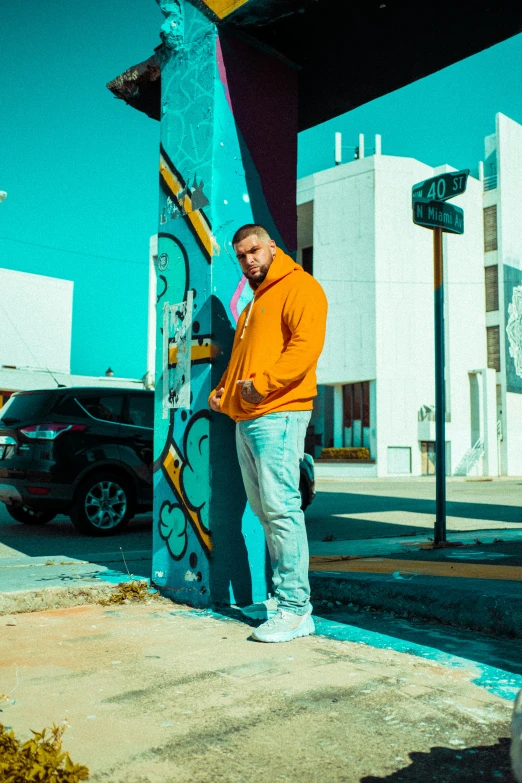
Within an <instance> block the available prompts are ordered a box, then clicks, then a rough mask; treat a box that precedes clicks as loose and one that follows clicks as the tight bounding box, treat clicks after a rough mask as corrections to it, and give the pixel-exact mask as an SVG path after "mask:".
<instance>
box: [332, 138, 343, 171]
mask: <svg viewBox="0 0 522 783" xmlns="http://www.w3.org/2000/svg"><path fill="white" fill-rule="evenodd" d="M334 159H335V165H336V166H339V165H340V164H341V163H342V162H343V135H342V133H340V132H339V131H337V132H336V134H335V154H334Z"/></svg>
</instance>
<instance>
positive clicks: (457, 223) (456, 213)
mask: <svg viewBox="0 0 522 783" xmlns="http://www.w3.org/2000/svg"><path fill="white" fill-rule="evenodd" d="M413 222H414V223H416V224H417V225H418V226H423V227H424V228H441V229H442V230H443V231H447V232H448V233H449V234H463V233H464V210H463V209H461V208H460V207H455V206H454V205H453V204H445V203H444V202H443V201H442V202H441V201H427V202H426V201H417V202H415V204H414V205H413Z"/></svg>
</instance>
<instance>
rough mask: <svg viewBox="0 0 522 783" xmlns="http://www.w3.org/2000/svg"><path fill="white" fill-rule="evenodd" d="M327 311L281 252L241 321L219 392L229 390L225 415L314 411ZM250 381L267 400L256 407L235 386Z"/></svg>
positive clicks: (315, 288)
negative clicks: (316, 371) (243, 381)
mask: <svg viewBox="0 0 522 783" xmlns="http://www.w3.org/2000/svg"><path fill="white" fill-rule="evenodd" d="M327 309H328V304H327V301H326V296H325V294H324V291H323V289H322V288H321V286H320V285H319V283H318V282H317V280H315V279H314V278H313V277H312V276H311V275H309V274H308V273H307V272H304V271H303V269H302V267H300V266H299V264H297V263H295V261H293V260H292V259H291V258H290V256H287V255H286V253H283V251H282V250H280V249H279V248H277V252H276V255H275V258H274V260H273V261H272V263H271V265H270V268H269V270H268V274H267V276H266V278H265V279H264V281H263V282H262V283H261V285H260V286H259V287H258V288H257V289H256V291H255V293H254V298H253V300H252V301H251V302H250V304H248V305H247V306H246V307H245V309H244V310H243V312H242V313H241V315H240V316H239V320H238V322H237V327H236V335H235V338H234V344H233V346H232V355H231V357H230V361H229V363H228V367H227V369H226V370H225V374H224V375H223V377H222V378H221V380H220V382H219V383H218V385H217V387H216V389H220V388H221V387H222V386H224V388H225V391H224V392H223V396H222V397H221V412H222V413H226V414H227V415H228V416H230V417H231V418H232V419H234V421H243V420H245V419H255V418H256V417H257V416H263V415H265V414H266V413H272V412H273V411H304V410H311V408H312V407H313V402H312V400H313V398H314V397H315V396H316V395H317V382H316V377H315V370H316V367H317V360H318V359H319V356H320V354H321V351H322V349H323V344H324V336H325V330H326V312H327ZM249 378H250V379H252V380H253V382H254V386H255V388H256V389H257V391H258V392H259V393H260V394H262V395H263V396H264V398H265V399H264V400H262V402H260V403H258V404H257V405H255V404H253V403H250V402H246V401H245V400H244V399H243V398H242V397H241V387H240V386H239V385H238V384H237V381H239V380H248V379H249ZM216 389H213V390H212V392H211V393H210V397H211V396H212V395H213V394H214V392H215V391H216ZM210 397H209V399H210Z"/></svg>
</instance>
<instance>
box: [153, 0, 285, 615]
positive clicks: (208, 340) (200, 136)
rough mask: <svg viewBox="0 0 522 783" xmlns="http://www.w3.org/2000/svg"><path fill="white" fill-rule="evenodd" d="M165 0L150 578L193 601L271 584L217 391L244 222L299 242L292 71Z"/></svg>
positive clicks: (230, 331)
mask: <svg viewBox="0 0 522 783" xmlns="http://www.w3.org/2000/svg"><path fill="white" fill-rule="evenodd" d="M214 5H216V4H214ZM217 5H219V3H217ZM221 5H222V6H223V8H222V9H221V10H222V11H223V9H224V7H225V4H223V3H222V4H221ZM229 5H230V3H229ZM236 5H237V6H239V5H240V3H236ZM160 6H161V7H162V10H163V11H164V14H165V17H166V19H165V23H164V24H163V26H162V38H163V42H164V47H163V51H162V52H160V53H159V55H158V59H159V60H160V63H161V70H162V74H161V82H162V99H161V106H162V109H161V154H160V210H159V235H158V260H157V270H156V271H157V339H156V345H157V349H156V351H157V353H156V368H157V369H156V406H155V455H154V456H155V462H154V555H153V579H154V581H155V583H156V584H157V585H158V586H160V587H161V588H163V590H164V592H165V593H166V594H168V595H170V596H171V597H173V598H175V599H176V600H180V601H187V602H189V603H192V604H195V605H200V606H201V605H203V606H204V605H208V604H211V603H230V602H236V601H237V602H238V603H249V602H251V601H252V600H261V599H263V598H265V597H266V592H267V582H266V569H267V564H266V556H265V541H264V534H263V531H262V528H261V525H260V524H259V522H258V521H257V519H256V518H255V517H254V516H253V514H252V512H251V511H250V509H249V508H248V506H247V503H246V497H245V493H244V489H243V484H242V480H241V475H240V471H239V466H238V464H237V458H236V454H235V445H234V428H235V425H234V422H232V421H231V420H229V419H228V418H227V417H225V416H223V415H220V414H215V413H212V412H210V411H209V409H208V404H207V398H208V395H209V393H210V390H211V389H212V388H213V387H214V386H215V385H216V384H217V382H218V381H219V379H220V377H221V375H222V374H223V372H224V370H225V368H226V364H227V361H228V357H229V355H230V350H231V347H232V341H233V337H234V329H235V324H236V322H237V319H238V317H239V314H240V312H241V311H242V309H243V307H244V306H245V305H246V304H247V303H248V302H249V301H250V298H251V295H252V293H251V290H250V288H249V286H245V279H244V278H243V277H242V275H241V271H240V269H239V265H238V264H237V261H236V259H235V256H234V253H233V248H232V245H231V239H232V236H233V234H234V231H235V230H236V228H238V226H240V225H241V224H243V223H247V222H254V221H255V222H262V223H264V224H265V225H266V226H267V228H268V229H269V230H270V231H271V232H272V234H273V236H274V238H275V239H276V241H277V242H278V244H280V245H282V246H283V247H285V248H286V249H290V250H292V249H294V248H295V232H296V218H295V192H294V188H295V163H296V139H297V112H296V98H297V90H296V74H295V71H292V70H291V69H290V68H289V67H288V65H286V64H284V63H282V62H281V61H280V60H278V59H277V58H275V57H272V56H271V55H267V54H266V53H261V52H260V51H257V50H254V49H251V47H250V46H248V45H247V44H245V43H243V42H241V41H238V40H235V39H234V38H230V39H224V38H222V37H221V32H220V31H218V29H217V27H216V26H215V24H214V23H213V22H212V21H211V19H209V18H208V16H207V15H205V14H204V13H202V12H201V11H199V10H198V9H197V8H195V7H194V6H192V5H191V4H189V3H186V4H185V3H182V2H179V3H178V2H168V1H167V0H164V1H163V0H162V2H160ZM214 10H215V9H214ZM267 80H269V81H268V82H267ZM270 83H271V84H272V89H271V91H270V100H268V98H269V95H268V90H269V87H270ZM274 84H279V85H280V86H279V88H278V89H279V90H280V91H281V94H280V96H279V98H280V99H281V100H282V101H286V103H287V111H286V112H285V113H284V117H283V116H282V115H281V116H279V118H278V117H277V115H279V114H280V107H281V101H279V102H278V96H277V95H276V94H274V89H273V85H274ZM260 102H261V104H262V105H263V109H262V111H261V112H259V110H258V111H256V112H255V113H254V112H253V108H254V107H258V109H259V105H260ZM260 114H261V119H260V116H259V115H260ZM276 221H277V222H276ZM187 362H188V365H187Z"/></svg>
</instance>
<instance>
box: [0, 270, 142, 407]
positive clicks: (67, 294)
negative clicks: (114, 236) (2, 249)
mask: <svg viewBox="0 0 522 783" xmlns="http://www.w3.org/2000/svg"><path fill="white" fill-rule="evenodd" d="M73 285H74V284H73V282H72V281H70V280H60V279H58V278H54V277H45V276H43V275H34V274H28V273H27V272H15V271H13V270H10V269H0V407H1V406H2V405H3V404H4V402H6V400H7V399H8V398H9V396H10V395H11V394H12V393H13V392H15V391H27V390H29V389H52V388H55V387H56V386H57V385H58V384H62V385H64V386H102V385H103V386H108V385H110V386H116V387H122V386H123V387H134V386H137V387H139V388H143V384H142V382H141V381H138V380H135V379H132V378H116V377H114V376H112V377H106V376H103V377H101V378H96V377H93V376H88V375H71V335H72V314H73Z"/></svg>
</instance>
